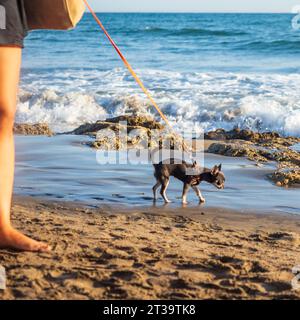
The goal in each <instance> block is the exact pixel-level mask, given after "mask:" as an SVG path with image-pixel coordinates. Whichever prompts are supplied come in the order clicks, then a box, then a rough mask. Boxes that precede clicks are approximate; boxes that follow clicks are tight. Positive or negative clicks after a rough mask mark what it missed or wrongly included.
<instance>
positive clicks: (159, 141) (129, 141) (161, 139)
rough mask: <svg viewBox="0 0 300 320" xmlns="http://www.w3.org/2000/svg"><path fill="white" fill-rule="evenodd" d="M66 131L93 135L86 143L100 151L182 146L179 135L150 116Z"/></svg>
mask: <svg viewBox="0 0 300 320" xmlns="http://www.w3.org/2000/svg"><path fill="white" fill-rule="evenodd" d="M70 133H71V134H76V135H89V136H92V137H94V138H95V141H93V142H91V143H88V145H90V146H91V147H93V148H96V149H102V150H126V149H130V148H132V149H133V148H134V149H148V148H150V149H156V148H162V146H165V147H167V148H170V149H178V150H181V149H182V148H183V147H182V144H181V141H182V138H181V137H180V136H178V135H176V134H175V133H172V132H170V131H169V130H168V129H167V128H165V126H163V125H162V124H161V123H159V122H157V121H156V120H154V119H153V118H151V117H145V116H139V115H136V116H126V115H125V116H120V117H115V118H110V119H106V120H105V121H97V122H96V123H92V124H84V125H82V126H80V127H79V128H77V129H75V130H74V131H72V132H70Z"/></svg>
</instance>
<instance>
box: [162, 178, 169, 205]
mask: <svg viewBox="0 0 300 320" xmlns="http://www.w3.org/2000/svg"><path fill="white" fill-rule="evenodd" d="M169 183H170V179H164V180H163V181H162V187H161V190H160V194H161V196H162V197H163V199H164V200H165V203H170V202H171V201H170V200H169V199H168V197H167V193H166V191H167V188H168V186H169Z"/></svg>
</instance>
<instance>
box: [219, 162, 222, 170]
mask: <svg viewBox="0 0 300 320" xmlns="http://www.w3.org/2000/svg"><path fill="white" fill-rule="evenodd" d="M219 171H222V163H221V164H220V165H219Z"/></svg>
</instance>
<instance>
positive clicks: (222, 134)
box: [204, 128, 300, 146]
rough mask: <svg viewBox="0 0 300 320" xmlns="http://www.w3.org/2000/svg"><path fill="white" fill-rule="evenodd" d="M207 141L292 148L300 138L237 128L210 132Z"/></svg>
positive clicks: (206, 135)
mask: <svg viewBox="0 0 300 320" xmlns="http://www.w3.org/2000/svg"><path fill="white" fill-rule="evenodd" d="M204 137H205V139H207V140H217V141H226V140H244V141H250V142H255V143H260V144H262V143H270V142H271V143H273V144H274V143H277V144H280V145H286V146H291V145H293V144H295V143H297V142H300V139H299V138H295V137H282V136H280V134H279V133H277V132H263V133H259V132H254V131H251V130H247V129H244V130H242V129H239V128H235V129H233V130H230V131H225V130H224V129H217V130H215V131H210V132H208V133H206V134H205V136H204Z"/></svg>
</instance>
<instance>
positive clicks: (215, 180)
mask: <svg viewBox="0 0 300 320" xmlns="http://www.w3.org/2000/svg"><path fill="white" fill-rule="evenodd" d="M209 182H210V183H212V184H213V185H214V186H215V187H216V188H218V189H224V188H225V175H224V173H223V172H222V165H221V164H220V165H218V166H214V167H213V168H212V169H211V171H210V181H209Z"/></svg>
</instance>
